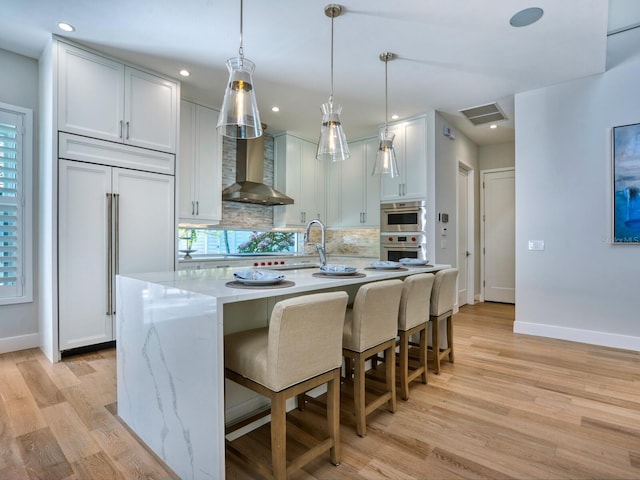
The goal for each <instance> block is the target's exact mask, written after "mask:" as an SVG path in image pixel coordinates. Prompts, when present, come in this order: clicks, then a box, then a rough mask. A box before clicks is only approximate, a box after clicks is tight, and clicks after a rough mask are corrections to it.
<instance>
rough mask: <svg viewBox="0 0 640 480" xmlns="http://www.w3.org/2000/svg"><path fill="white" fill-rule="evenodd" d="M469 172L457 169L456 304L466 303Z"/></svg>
mask: <svg viewBox="0 0 640 480" xmlns="http://www.w3.org/2000/svg"><path fill="white" fill-rule="evenodd" d="M468 179H469V173H468V172H467V171H466V170H465V169H463V168H459V169H458V215H457V219H458V227H457V232H458V240H457V243H458V306H459V307H461V306H462V305H466V304H467V303H468V301H467V299H468V288H469V286H468V285H467V283H468V282H467V273H468V269H469V258H470V256H469V255H468V253H469V248H468V243H469V240H468V238H469V231H468V230H469V229H468V223H469V220H468V204H469V195H468V191H469V187H468V185H467V183H468Z"/></svg>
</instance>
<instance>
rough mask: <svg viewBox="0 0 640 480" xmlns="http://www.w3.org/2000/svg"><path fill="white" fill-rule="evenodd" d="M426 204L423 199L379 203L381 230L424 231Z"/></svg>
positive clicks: (425, 226)
mask: <svg viewBox="0 0 640 480" xmlns="http://www.w3.org/2000/svg"><path fill="white" fill-rule="evenodd" d="M426 230H427V205H426V202H425V201H416V202H396V203H383V204H381V205H380V231H381V232H388V233H391V232H413V233H418V232H425V231H426Z"/></svg>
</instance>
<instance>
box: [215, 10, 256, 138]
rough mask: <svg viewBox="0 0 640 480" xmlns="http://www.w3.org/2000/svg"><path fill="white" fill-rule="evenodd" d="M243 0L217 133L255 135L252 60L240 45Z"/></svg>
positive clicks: (235, 136) (236, 135) (254, 93)
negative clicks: (238, 39)
mask: <svg viewBox="0 0 640 480" xmlns="http://www.w3.org/2000/svg"><path fill="white" fill-rule="evenodd" d="M242 2H243V0H240V48H239V49H238V56H237V57H234V58H230V59H229V60H227V63H226V65H227V69H228V70H229V83H228V84H227V88H226V90H225V92H224V100H223V101H222V110H221V111H220V116H219V117H218V126H217V130H218V133H220V134H221V135H224V136H225V137H229V138H242V139H249V138H256V137H259V136H261V135H262V124H261V123H260V112H258V103H257V102H256V92H255V89H254V88H253V79H252V77H251V75H252V74H253V71H254V70H255V68H256V66H255V64H254V63H253V62H252V61H251V60H248V59H246V58H244V51H243V49H242V14H243V5H242Z"/></svg>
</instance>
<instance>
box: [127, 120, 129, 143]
mask: <svg viewBox="0 0 640 480" xmlns="http://www.w3.org/2000/svg"><path fill="white" fill-rule="evenodd" d="M127 140H129V122H127Z"/></svg>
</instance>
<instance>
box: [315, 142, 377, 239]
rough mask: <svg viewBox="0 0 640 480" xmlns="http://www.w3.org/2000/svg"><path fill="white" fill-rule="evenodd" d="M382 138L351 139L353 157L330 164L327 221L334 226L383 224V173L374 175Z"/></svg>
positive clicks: (372, 225) (369, 226)
mask: <svg viewBox="0 0 640 480" xmlns="http://www.w3.org/2000/svg"><path fill="white" fill-rule="evenodd" d="M377 150H378V139H377V138H375V137H374V138H370V139H366V140H359V141H356V142H351V143H349V151H350V152H351V157H350V158H348V159H347V160H345V161H344V162H335V163H331V164H330V165H328V167H327V222H328V225H329V226H331V227H349V228H363V227H366V228H377V227H378V226H379V225H380V177H379V176H373V175H371V172H372V171H373V165H374V162H375V160H376V154H377Z"/></svg>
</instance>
